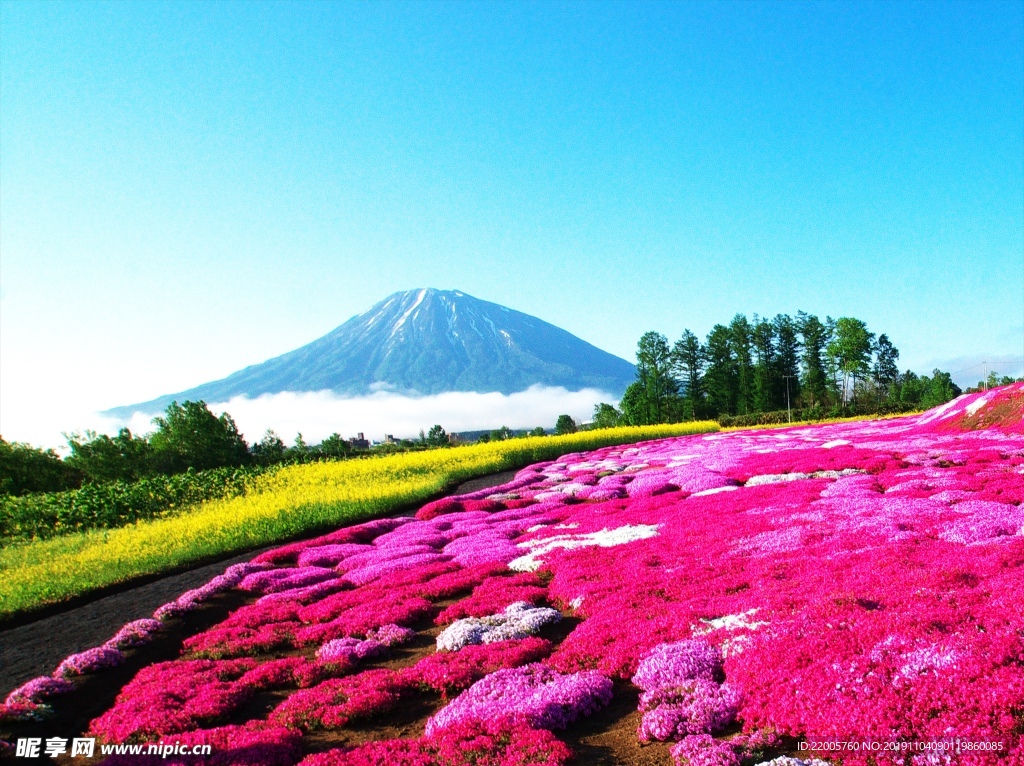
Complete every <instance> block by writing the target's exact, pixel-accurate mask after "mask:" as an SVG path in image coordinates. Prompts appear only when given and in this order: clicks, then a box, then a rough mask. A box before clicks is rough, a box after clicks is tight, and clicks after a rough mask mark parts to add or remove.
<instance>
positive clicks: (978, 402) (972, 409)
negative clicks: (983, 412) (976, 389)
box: [964, 391, 995, 416]
mask: <svg viewBox="0 0 1024 766" xmlns="http://www.w3.org/2000/svg"><path fill="white" fill-rule="evenodd" d="M993 396H995V392H994V391H992V392H990V393H987V394H985V395H984V396H982V397H980V398H978V399H975V400H974V401H973V402H971V403H970V404H968V405H967V406H966V407H964V412H966V413H967V414H968V415H969V416H970V415H973V414H975V413H976V412H977V411H978V410H980V409H981V408H982V407H984V406H985V405H986V404H988V403H989V400H990V399H991V398H992V397H993Z"/></svg>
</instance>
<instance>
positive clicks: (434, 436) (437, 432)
mask: <svg viewBox="0 0 1024 766" xmlns="http://www.w3.org/2000/svg"><path fill="white" fill-rule="evenodd" d="M427 444H429V445H430V446H431V447H447V446H448V444H449V439H448V434H447V433H446V432H445V430H444V429H443V428H441V426H439V425H435V426H432V427H431V429H430V430H429V431H427Z"/></svg>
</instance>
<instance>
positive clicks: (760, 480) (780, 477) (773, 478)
mask: <svg viewBox="0 0 1024 766" xmlns="http://www.w3.org/2000/svg"><path fill="white" fill-rule="evenodd" d="M809 478H811V475H810V474H809V473H766V474H762V475H761V476H751V477H750V478H749V479H747V483H746V484H745V485H744V486H745V487H759V486H761V485H762V484H785V483H786V482H789V481H799V480H800V479H809Z"/></svg>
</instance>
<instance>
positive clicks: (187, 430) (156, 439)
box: [0, 401, 577, 505]
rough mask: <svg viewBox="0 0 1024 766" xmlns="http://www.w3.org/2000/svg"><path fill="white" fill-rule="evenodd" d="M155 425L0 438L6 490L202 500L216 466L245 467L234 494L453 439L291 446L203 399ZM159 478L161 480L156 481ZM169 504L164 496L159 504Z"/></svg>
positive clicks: (562, 427) (438, 434)
mask: <svg viewBox="0 0 1024 766" xmlns="http://www.w3.org/2000/svg"><path fill="white" fill-rule="evenodd" d="M153 425H154V427H155V428H154V430H153V432H152V433H150V434H143V435H139V434H134V433H132V432H131V430H130V429H128V428H122V429H121V430H120V431H118V433H117V435H116V436H109V435H107V434H97V433H96V432H93V431H86V432H84V433H81V434H80V433H73V434H71V435H66V438H67V441H68V447H69V449H70V453H69V454H68V455H67V457H64V458H62V457H61V456H60V455H58V454H57V453H56V452H55V451H54V450H52V449H40V448H38V447H33V446H32V445H29V444H23V443H19V442H13V443H12V442H7V441H5V440H4V439H3V438H2V437H0V496H24V495H29V494H34V493H51V492H68V491H71V490H77V489H79V488H81V487H83V486H86V485H104V486H108V487H112V486H113V485H118V486H117V487H116V488H114V489H109V490H104V492H105V493H106V494H104V497H106V495H107V494H110V493H111V492H114V493H115V494H117V495H118V497H121V496H124V497H128V496H129V495H131V496H132V497H134V495H133V494H132V493H133V492H134V491H135V490H134V489H131V490H130V489H128V487H129V485H131V486H135V485H138V486H139V487H141V488H142V489H141V490H140V491H141V492H142V493H143V494H146V492H150V493H151V494H153V495H154V497H159V498H164V499H166V498H171V500H167V502H168V503H172V504H175V505H177V504H180V502H179V500H178V498H179V495H181V494H182V492H202V493H205V494H204V495H203V497H204V498H205V497H207V496H210V497H212V496H213V494H215V490H214V489H211V486H213V485H210V482H209V481H206V480H205V479H204V477H203V474H206V473H210V472H216V471H219V470H228V469H238V470H241V471H242V472H241V473H237V474H236V473H232V472H231V470H228V473H224V474H223V476H222V475H221V474H220V473H215V474H214V475H215V477H216V478H215V479H214V481H213V484H214V485H216V486H220V485H223V487H224V488H225V489H224V491H225V492H229V493H230V492H235V491H236V489H237V488H235V486H234V485H235V484H237V483H238V482H243V483H244V481H248V479H249V477H251V476H256V475H258V474H259V473H260V472H259V471H258V470H257V469H260V468H269V467H272V466H277V465H284V464H292V463H308V462H316V461H321V460H340V459H345V458H350V457H356V456H360V455H365V454H380V453H388V452H401V451H410V450H423V449H436V448H439V447H447V446H449V445H450V444H452V443H453V440H452V438H451V436H450V435H449V434H448V433H447V432H446V431H445V430H444V428H442V427H441V426H440V425H435V426H433V427H432V428H431V429H430V430H429V431H428V432H426V433H424V432H423V431H421V432H420V435H419V439H418V440H417V439H399V440H393V439H390V438H389V441H388V442H386V443H384V444H376V445H372V446H367V442H365V441H363V440H360V439H352V440H349V439H345V438H343V437H342V436H341V435H340V434H338V433H334V434H331V435H330V436H328V437H327V438H326V439H324V440H322V441H321V442H320V443H319V444H307V443H306V441H305V440H304V439H303V437H302V434H301V433H300V434H299V435H298V436H297V437H296V439H295V443H294V444H292V445H286V444H285V443H284V441H283V440H282V439H281V438H280V437H279V436H278V435H277V434H276V433H275V432H274V431H273V430H269V429H268V430H267V432H266V433H265V434H264V435H263V437H262V438H261V439H260V441H258V442H256V443H254V444H252V445H251V446H250V445H249V444H248V443H247V442H246V441H245V439H244V438H243V437H242V435H241V434H240V433H239V431H238V427H237V426H236V425H235V421H234V419H233V418H232V417H231V415H229V414H228V413H226V412H225V413H223V414H221V415H219V416H218V415H214V414H213V413H212V412H211V411H210V409H209V407H208V406H207V405H206V403H205V402H203V401H196V402H191V401H186V402H182V403H181V404H179V403H178V402H172V403H171V404H170V405H169V406H168V407H167V409H166V411H165V412H164V414H163V415H162V416H160V417H157V418H154V419H153ZM576 427H577V426H576V424H575V422H574V421H573V420H572V418H570V417H569V416H568V415H562V416H561V417H559V419H558V422H557V423H556V424H555V428H554V432H555V433H556V434H561V433H572V432H574V431H575V430H576ZM547 433H548V431H547V430H545V429H544V428H542V427H538V428H534V429H533V430H532V431H520V432H515V431H513V430H512V429H510V428H508V427H507V426H502V427H501V428H498V429H495V430H493V431H490V432H487V433H483V434H481V435H480V436H479V437H478V438H477V439H476V441H500V440H503V439H510V438H513V437H517V436H527V435H529V436H544V435H546V434H547ZM360 436H361V435H360ZM185 473H188V474H189V475H190V476H194V477H195V478H193V479H189V480H188V481H185V482H178V483H172V484H167V483H166V482H164V481H162V479H163V478H165V477H175V476H178V475H181V474H185ZM225 477H226V478H225ZM239 477H242V478H239ZM243 479H244V481H243ZM154 481H155V482H156V483H152V482H154ZM147 482H149V483H147ZM179 484H180V485H181V487H179V486H178V485H179ZM208 485H210V486H208ZM239 486H242V485H241V484H240V485H239ZM153 487H157V488H158V489H153ZM168 487H169V488H170V489H168ZM238 491H241V490H238ZM211 493H213V494H211ZM165 496H166V497H165ZM132 502H135V501H134V500H133V501H132ZM163 502H164V500H160V501H159V502H157V503H156V504H157V505H160V504H161V503H163ZM107 504H108V505H110V503H107Z"/></svg>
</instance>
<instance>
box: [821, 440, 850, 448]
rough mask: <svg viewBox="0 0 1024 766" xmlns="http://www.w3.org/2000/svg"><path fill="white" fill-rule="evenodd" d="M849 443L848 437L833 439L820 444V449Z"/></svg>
mask: <svg viewBox="0 0 1024 766" xmlns="http://www.w3.org/2000/svg"><path fill="white" fill-rule="evenodd" d="M849 443H850V440H849V439H833V440H832V441H830V442H825V443H824V444H822V445H821V448H822V449H832V448H833V447H842V446H844V445H847V444H849Z"/></svg>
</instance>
